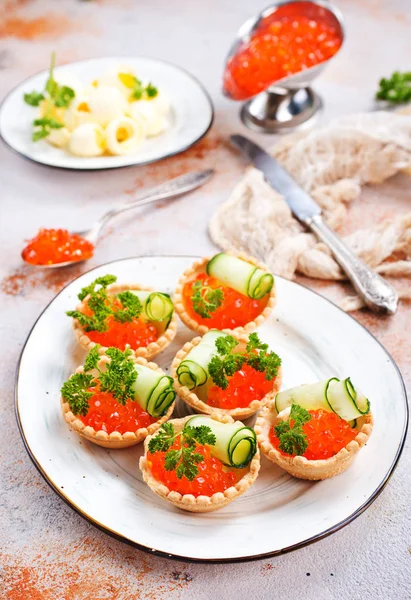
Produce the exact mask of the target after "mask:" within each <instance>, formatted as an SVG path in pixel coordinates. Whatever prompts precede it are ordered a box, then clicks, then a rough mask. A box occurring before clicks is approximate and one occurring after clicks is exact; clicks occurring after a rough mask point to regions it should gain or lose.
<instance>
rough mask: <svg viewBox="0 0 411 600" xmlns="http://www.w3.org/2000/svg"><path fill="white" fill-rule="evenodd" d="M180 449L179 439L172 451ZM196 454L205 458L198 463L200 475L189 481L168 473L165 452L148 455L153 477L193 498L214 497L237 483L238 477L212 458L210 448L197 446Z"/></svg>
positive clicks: (173, 489)
mask: <svg viewBox="0 0 411 600" xmlns="http://www.w3.org/2000/svg"><path fill="white" fill-rule="evenodd" d="M179 448H180V438H179V437H178V438H177V439H176V441H175V442H174V444H173V445H172V446H171V449H172V450H177V449H179ZM196 452H199V453H200V454H202V455H203V456H204V460H203V461H202V462H200V463H198V465H197V467H198V475H197V477H195V479H193V481H189V480H188V479H187V478H186V477H185V476H183V477H182V478H181V479H179V478H178V477H177V475H176V472H175V471H166V470H165V468H164V461H165V455H166V453H165V452H155V453H154V454H150V452H148V453H147V460H148V462H149V465H150V468H151V472H152V474H153V477H155V479H157V480H158V481H161V482H162V483H164V484H165V485H166V486H167V487H168V488H169V489H170V490H172V491H174V492H179V493H180V494H182V495H184V494H192V495H193V496H196V497H197V496H203V495H204V496H212V495H213V494H216V493H217V492H224V490H226V489H228V488H229V487H231V486H233V485H235V484H236V483H237V475H236V474H235V473H234V472H233V471H229V470H228V469H227V467H225V466H224V465H223V463H222V462H221V461H220V460H218V458H216V457H215V456H212V454H211V452H210V448H209V447H208V446H201V445H199V444H196Z"/></svg>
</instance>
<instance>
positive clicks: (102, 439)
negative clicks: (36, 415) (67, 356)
mask: <svg viewBox="0 0 411 600" xmlns="http://www.w3.org/2000/svg"><path fill="white" fill-rule="evenodd" d="M133 360H134V362H135V363H136V364H138V365H143V366H145V367H149V368H150V369H153V370H154V371H161V373H164V371H163V370H162V369H160V367H159V366H158V365H156V364H155V363H153V362H148V361H147V360H146V359H145V358H143V357H141V356H137V357H134V358H133ZM108 362H110V359H109V357H108V356H102V357H101V359H100V361H99V366H100V367H101V366H103V365H104V364H106V363H108ZM83 372H84V368H83V366H80V367H78V368H77V369H76V373H83ZM164 375H165V373H164ZM174 406H175V400H174V402H173V403H172V404H171V405H170V407H169V409H168V410H167V412H166V414H165V415H163V416H162V417H161V418H160V419H158V421H155V422H154V423H151V425H149V426H148V427H141V428H140V429H137V431H127V432H126V433H119V432H118V431H114V432H112V433H110V434H108V433H106V432H105V431H102V430H100V431H96V430H95V429H94V428H93V427H90V426H89V425H85V424H84V423H83V421H81V420H80V419H79V418H78V417H77V416H76V415H75V414H74V413H72V412H71V409H70V405H69V403H68V402H65V401H64V399H63V398H61V409H62V412H63V417H64V420H65V421H66V423H67V424H68V425H69V427H70V429H72V430H73V431H74V432H75V433H77V434H78V435H80V436H81V437H84V438H86V440H88V441H89V442H93V444H97V445H98V446H103V447H104V448H113V449H118V448H128V447H130V446H135V445H136V444H139V443H140V442H142V441H143V440H144V439H145V438H146V437H147V436H148V435H151V434H153V433H155V432H156V431H157V429H159V427H161V425H162V424H163V423H165V422H166V421H168V419H169V418H170V417H171V415H172V414H173V410H174Z"/></svg>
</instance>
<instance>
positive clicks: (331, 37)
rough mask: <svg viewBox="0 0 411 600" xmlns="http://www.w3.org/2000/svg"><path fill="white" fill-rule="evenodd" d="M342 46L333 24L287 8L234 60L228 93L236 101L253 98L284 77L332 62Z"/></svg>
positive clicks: (227, 82)
mask: <svg viewBox="0 0 411 600" xmlns="http://www.w3.org/2000/svg"><path fill="white" fill-rule="evenodd" d="M298 4H300V3H298ZM301 4H302V3H301ZM304 4H305V3H304ZM324 15H325V16H326V15H327V13H326V12H325V11H324ZM316 18H317V19H318V16H316ZM341 43H342V38H341V34H340V32H339V30H338V29H337V28H336V27H335V26H334V25H333V23H330V22H329V20H326V19H324V18H322V19H319V20H315V18H314V16H312V17H311V16H309V15H305V14H302V11H301V8H299V7H298V6H295V7H293V6H292V5H286V6H283V7H281V8H280V9H278V10H276V11H275V13H274V14H272V15H269V16H268V17H266V18H265V19H263V20H262V21H261V23H260V25H259V26H258V27H257V29H256V30H255V32H254V33H253V34H252V36H251V38H250V40H249V41H247V42H246V43H244V44H243V45H242V46H241V47H240V48H239V51H238V52H237V53H236V54H235V55H234V56H233V57H232V58H231V59H230V61H229V63H228V65H227V69H226V72H225V75H224V89H225V91H226V93H228V95H229V96H231V97H232V98H234V99H236V100H245V99H247V98H251V97H252V96H254V95H255V94H259V93H260V92H262V91H264V90H265V89H267V88H268V87H269V86H270V85H271V84H273V83H275V82H276V81H279V80H280V79H283V78H284V77H287V76H289V75H292V74H294V73H299V72H300V71H304V70H305V69H308V68H310V67H313V66H314V65H317V64H319V63H321V62H324V61H326V60H328V59H329V58H331V57H332V56H334V54H335V53H336V52H337V51H338V49H339V48H340V46H341Z"/></svg>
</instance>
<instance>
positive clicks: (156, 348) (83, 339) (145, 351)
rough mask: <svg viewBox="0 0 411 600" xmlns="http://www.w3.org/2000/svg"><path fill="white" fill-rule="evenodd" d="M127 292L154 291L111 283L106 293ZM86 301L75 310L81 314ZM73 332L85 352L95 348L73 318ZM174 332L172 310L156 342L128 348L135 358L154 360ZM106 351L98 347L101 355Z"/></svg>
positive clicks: (135, 285)
mask: <svg viewBox="0 0 411 600" xmlns="http://www.w3.org/2000/svg"><path fill="white" fill-rule="evenodd" d="M127 290H138V291H144V292H154V291H155V290H153V288H151V287H149V286H147V285H144V286H143V285H140V284H138V283H130V284H117V283H113V284H112V285H109V286H108V288H107V292H108V293H109V295H114V294H118V293H120V292H125V291H127ZM88 299H89V296H86V297H85V298H84V300H83V301H82V302H80V303H79V304H78V305H77V306H76V310H78V311H80V312H83V311H84V309H85V307H86V305H87V301H88ZM73 330H74V335H75V336H76V339H77V341H78V343H79V344H80V346H82V347H83V348H84V349H85V350H91V348H93V347H94V346H96V342H93V341H92V340H91V339H90V338H89V336H88V335H87V332H86V331H84V329H83V327H82V326H81V325H80V323H79V321H78V320H77V319H75V318H73ZM176 332H177V315H176V311H175V310H174V312H173V316H172V317H171V321H170V323H169V324H168V326H167V328H166V330H165V331H164V332H163V333H162V334H161V335H160V336H159V337H158V338H157V340H156V341H155V342H150V343H149V344H148V345H147V346H142V347H140V348H137V349H133V348H130V350H131V352H132V353H133V354H134V356H136V357H138V356H141V357H142V358H145V359H147V360H150V359H152V358H154V357H155V356H157V354H160V352H162V351H163V350H164V349H165V348H166V347H167V346H168V345H169V344H170V343H171V342H172V341H173V339H174V338H175V335H176ZM127 347H129V346H128V345H127ZM106 350H107V346H101V347H100V353H101V354H104V352H105V351H106Z"/></svg>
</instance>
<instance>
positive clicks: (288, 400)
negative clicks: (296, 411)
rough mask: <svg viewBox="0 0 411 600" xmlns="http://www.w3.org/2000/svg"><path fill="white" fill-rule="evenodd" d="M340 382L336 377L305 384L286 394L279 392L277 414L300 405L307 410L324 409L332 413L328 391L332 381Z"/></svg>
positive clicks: (276, 403) (276, 400) (276, 401)
mask: <svg viewBox="0 0 411 600" xmlns="http://www.w3.org/2000/svg"><path fill="white" fill-rule="evenodd" d="M334 380H335V381H338V379H335V377H333V378H331V379H326V380H325V381H318V382H317V383H305V384H304V385H299V386H297V387H294V388H290V389H289V390H285V391H284V392H278V394H277V395H276V397H275V408H276V410H277V413H280V412H281V411H282V410H284V409H285V408H287V407H288V406H291V405H292V404H298V405H299V406H302V407H303V408H305V409H306V410H317V409H318V408H322V409H323V410H328V411H331V410H332V408H331V407H330V405H329V403H328V400H327V389H328V386H329V384H330V382H331V381H334Z"/></svg>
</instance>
